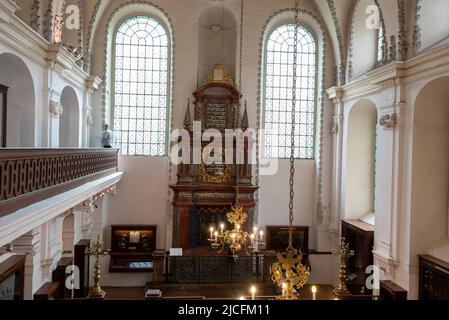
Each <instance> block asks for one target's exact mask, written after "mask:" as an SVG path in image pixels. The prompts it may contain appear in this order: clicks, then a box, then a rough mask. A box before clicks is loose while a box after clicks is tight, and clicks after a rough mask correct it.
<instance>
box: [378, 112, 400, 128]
mask: <svg viewBox="0 0 449 320" xmlns="http://www.w3.org/2000/svg"><path fill="white" fill-rule="evenodd" d="M397 122H398V117H397V114H396V113H389V114H384V115H382V116H381V117H380V120H379V125H380V126H381V127H383V128H384V129H393V128H394V127H396V125H397Z"/></svg>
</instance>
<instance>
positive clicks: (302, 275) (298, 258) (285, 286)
mask: <svg viewBox="0 0 449 320" xmlns="http://www.w3.org/2000/svg"><path fill="white" fill-rule="evenodd" d="M298 27H299V1H296V7H295V38H294V49H293V50H294V53H293V88H292V90H293V99H292V129H291V130H292V132H291V149H290V151H291V154H290V203H289V239H288V248H287V249H286V251H285V252H282V253H279V254H278V261H277V262H276V263H274V264H273V265H272V266H271V268H270V273H271V278H272V280H273V282H274V283H275V284H276V285H277V286H278V287H279V288H281V289H282V295H281V296H279V297H278V298H277V299H279V300H297V299H299V297H298V291H299V289H301V288H302V287H304V285H305V284H306V283H307V280H308V278H309V275H310V270H309V269H308V268H306V267H305V266H304V265H303V264H302V258H303V255H302V253H301V252H298V251H297V250H296V249H294V248H293V219H294V216H293V212H294V211H293V208H294V200H295V192H294V185H295V130H296V126H295V125H296V123H295V122H296V102H297V101H296V89H297V70H298V68H297V65H298Z"/></svg>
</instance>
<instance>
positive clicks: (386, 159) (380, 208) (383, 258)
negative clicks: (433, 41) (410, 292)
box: [373, 79, 406, 280]
mask: <svg viewBox="0 0 449 320" xmlns="http://www.w3.org/2000/svg"><path fill="white" fill-rule="evenodd" d="M382 86H383V92H382V95H383V106H381V107H380V109H379V123H378V127H379V129H378V141H377V144H378V148H377V149H378V151H377V176H378V179H377V183H376V195H377V196H376V225H375V239H374V251H373V253H374V261H375V264H376V265H377V266H378V267H380V268H381V270H382V279H391V280H396V269H397V267H398V265H399V255H398V247H399V244H400V238H399V232H398V231H399V230H398V229H399V218H400V217H399V216H400V203H399V202H400V200H399V199H400V194H399V190H401V186H400V181H401V179H400V177H401V168H402V166H401V164H402V157H403V155H402V152H401V150H402V147H403V140H404V137H405V136H404V135H405V134H406V132H405V131H404V130H405V123H404V121H403V119H405V116H404V114H405V109H406V104H405V103H404V102H403V101H404V98H403V97H402V95H403V94H404V91H403V90H401V89H402V87H401V83H400V81H399V80H395V79H390V80H388V81H385V82H384V83H383V84H382Z"/></svg>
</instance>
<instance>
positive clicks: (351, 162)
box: [344, 99, 377, 220]
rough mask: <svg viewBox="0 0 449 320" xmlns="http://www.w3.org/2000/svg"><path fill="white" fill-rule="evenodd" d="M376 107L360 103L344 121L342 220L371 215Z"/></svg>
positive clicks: (365, 102) (362, 101)
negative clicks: (346, 121)
mask: <svg viewBox="0 0 449 320" xmlns="http://www.w3.org/2000/svg"><path fill="white" fill-rule="evenodd" d="M376 127H377V108H376V105H375V104H374V103H373V102H372V101H371V100H367V99H364V100H360V101H358V102H356V103H355V105H354V106H353V107H352V109H351V111H350V113H349V118H348V129H347V147H346V190H345V192H344V197H345V212H344V218H345V219H348V220H359V219H362V218H364V217H366V216H367V215H369V214H371V213H373V212H374V209H375V208H374V188H375V163H376V161H375V158H376Z"/></svg>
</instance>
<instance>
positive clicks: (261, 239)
mask: <svg viewBox="0 0 449 320" xmlns="http://www.w3.org/2000/svg"><path fill="white" fill-rule="evenodd" d="M259 235H260V238H259V241H260V242H262V241H263V231H260V232H259Z"/></svg>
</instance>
